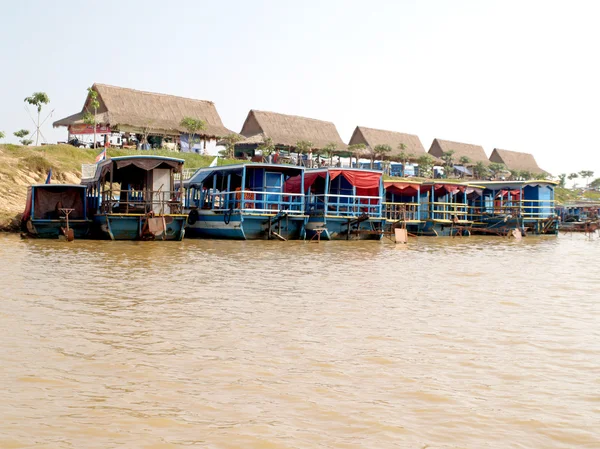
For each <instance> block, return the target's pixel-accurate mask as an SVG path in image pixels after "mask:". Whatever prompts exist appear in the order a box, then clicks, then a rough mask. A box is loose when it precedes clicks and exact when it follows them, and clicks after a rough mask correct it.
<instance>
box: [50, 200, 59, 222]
mask: <svg viewBox="0 0 600 449" xmlns="http://www.w3.org/2000/svg"><path fill="white" fill-rule="evenodd" d="M62 208H63V203H62V201H60V200H59V201H58V202H57V203H56V206H54V210H53V211H51V212H48V214H47V215H48V219H50V220H57V219H59V218H60V217H61V216H62V215H63V214H62V212H61V211H60V209H62Z"/></svg>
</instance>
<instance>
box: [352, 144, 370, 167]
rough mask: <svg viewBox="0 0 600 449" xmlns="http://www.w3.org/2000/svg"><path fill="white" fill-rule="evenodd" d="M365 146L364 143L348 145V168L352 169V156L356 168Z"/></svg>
mask: <svg viewBox="0 0 600 449" xmlns="http://www.w3.org/2000/svg"><path fill="white" fill-rule="evenodd" d="M366 148H367V146H366V145H365V144H364V143H353V144H352V145H348V152H349V153H350V168H352V156H355V157H356V166H357V167H358V158H359V156H360V155H361V154H362V152H363V151H364V150H366Z"/></svg>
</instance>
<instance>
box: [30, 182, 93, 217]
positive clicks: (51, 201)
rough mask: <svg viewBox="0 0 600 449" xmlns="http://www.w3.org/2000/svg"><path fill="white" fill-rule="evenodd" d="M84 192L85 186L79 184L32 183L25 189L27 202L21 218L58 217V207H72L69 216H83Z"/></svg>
mask: <svg viewBox="0 0 600 449" xmlns="http://www.w3.org/2000/svg"><path fill="white" fill-rule="evenodd" d="M85 193H86V186H83V185H79V184H34V185H32V186H31V187H29V188H28V189H27V202H26V204H25V211H24V212H23V217H22V218H21V219H22V220H23V221H26V220H28V219H29V217H34V218H37V219H46V218H59V216H58V215H57V214H58V208H59V207H60V208H67V209H73V212H71V215H70V217H69V218H73V219H78V218H84V217H85ZM32 206H33V211H32Z"/></svg>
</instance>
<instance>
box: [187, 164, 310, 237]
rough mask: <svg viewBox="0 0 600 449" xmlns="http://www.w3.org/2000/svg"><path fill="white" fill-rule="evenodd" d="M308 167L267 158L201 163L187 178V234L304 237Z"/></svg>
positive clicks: (200, 235) (203, 235)
mask: <svg viewBox="0 0 600 449" xmlns="http://www.w3.org/2000/svg"><path fill="white" fill-rule="evenodd" d="M303 173H304V168H303V167H298V166H294V165H278V164H262V163H261V164H241V165H225V166H221V167H208V168H201V169H199V170H198V171H196V172H195V173H194V174H193V175H192V177H191V178H190V179H189V180H188V181H185V183H184V186H185V187H186V198H185V211H186V213H188V214H189V218H188V227H187V235H188V236H196V237H204V238H220V239H239V240H253V239H279V240H288V239H303V238H304V236H305V224H306V218H307V216H306V214H305V210H304V208H305V204H304V194H303V193H302V185H303V184H302V183H303V180H304V177H303ZM290 179H296V180H298V182H299V183H300V184H299V188H298V191H297V192H291V191H289V190H288V189H287V187H289V185H290V184H288V182H289V181H290ZM294 182H295V181H294Z"/></svg>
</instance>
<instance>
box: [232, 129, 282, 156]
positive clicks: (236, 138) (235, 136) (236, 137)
mask: <svg viewBox="0 0 600 449" xmlns="http://www.w3.org/2000/svg"><path fill="white" fill-rule="evenodd" d="M267 139H270V138H269V137H267ZM222 140H223V141H224V142H225V156H226V157H228V158H230V159H232V158H233V157H234V156H235V145H236V144H237V143H238V142H239V141H240V140H242V136H240V135H239V134H235V133H231V134H227V135H226V136H225V137H223V139H222ZM271 143H272V142H271ZM261 145H263V144H261ZM259 148H260V147H259ZM263 155H264V152H263Z"/></svg>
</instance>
